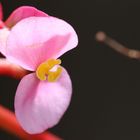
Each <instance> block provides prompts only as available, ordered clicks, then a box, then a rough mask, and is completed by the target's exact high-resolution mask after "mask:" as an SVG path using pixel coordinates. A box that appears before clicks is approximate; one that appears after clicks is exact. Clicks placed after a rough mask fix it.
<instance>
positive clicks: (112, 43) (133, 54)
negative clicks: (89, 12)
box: [96, 32, 140, 59]
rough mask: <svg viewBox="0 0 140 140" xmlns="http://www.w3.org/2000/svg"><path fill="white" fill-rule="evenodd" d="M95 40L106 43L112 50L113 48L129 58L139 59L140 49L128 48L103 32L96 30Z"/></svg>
mask: <svg viewBox="0 0 140 140" xmlns="http://www.w3.org/2000/svg"><path fill="white" fill-rule="evenodd" d="M96 40H97V41H99V42H102V43H104V44H106V45H108V46H109V47H110V48H112V49H113V50H115V51H117V52H119V53H121V54H123V55H125V56H127V57H129V58H132V59H140V51H139V50H134V49H129V48H127V47H125V46H123V45H122V44H120V43H119V42H117V41H116V40H114V39H112V38H111V37H109V36H107V35H106V34H105V33H104V32H97V34H96Z"/></svg>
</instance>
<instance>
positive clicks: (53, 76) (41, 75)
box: [36, 59, 62, 82]
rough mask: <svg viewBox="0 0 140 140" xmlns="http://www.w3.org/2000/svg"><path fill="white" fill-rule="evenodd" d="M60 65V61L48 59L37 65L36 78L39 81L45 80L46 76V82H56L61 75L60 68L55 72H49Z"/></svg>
mask: <svg viewBox="0 0 140 140" xmlns="http://www.w3.org/2000/svg"><path fill="white" fill-rule="evenodd" d="M59 64H61V60H60V59H49V60H48V61H46V62H43V63H41V64H40V65H39V67H38V68H37V70H36V76H37V77H38V79H40V80H46V75H48V81H49V82H53V81H56V80H57V79H58V77H59V75H60V74H61V71H62V68H61V67H58V68H57V70H56V71H54V72H53V71H50V70H51V69H52V68H53V67H54V66H55V65H59Z"/></svg>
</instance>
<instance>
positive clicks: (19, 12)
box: [5, 6, 48, 28]
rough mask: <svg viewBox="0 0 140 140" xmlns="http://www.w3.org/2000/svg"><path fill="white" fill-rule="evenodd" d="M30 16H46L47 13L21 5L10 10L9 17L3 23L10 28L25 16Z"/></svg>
mask: <svg viewBox="0 0 140 140" xmlns="http://www.w3.org/2000/svg"><path fill="white" fill-rule="evenodd" d="M31 16H35V17H46V16H48V15H47V14H46V13H44V12H42V11H40V10H38V9H36V8H34V7H31V6H21V7H19V8H17V9H16V10H14V11H13V12H12V14H11V15H10V16H9V18H8V19H7V20H6V21H5V24H6V26H8V27H9V28H11V27H13V26H14V25H15V24H16V23H17V22H19V21H20V20H22V19H24V18H27V17H31Z"/></svg>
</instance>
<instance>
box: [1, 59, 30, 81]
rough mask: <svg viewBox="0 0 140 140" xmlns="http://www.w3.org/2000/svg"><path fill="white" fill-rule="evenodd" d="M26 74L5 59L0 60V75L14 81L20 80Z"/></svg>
mask: <svg viewBox="0 0 140 140" xmlns="http://www.w3.org/2000/svg"><path fill="white" fill-rule="evenodd" d="M27 73H28V72H27V71H26V70H24V69H23V68H21V67H20V66H18V65H15V64H13V63H10V62H9V61H7V60H6V59H5V58H0V75H8V76H11V77H13V78H16V79H21V78H22V77H23V76H25V75H26V74H27Z"/></svg>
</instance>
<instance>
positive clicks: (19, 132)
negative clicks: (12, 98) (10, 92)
mask: <svg viewBox="0 0 140 140" xmlns="http://www.w3.org/2000/svg"><path fill="white" fill-rule="evenodd" d="M0 128H2V129H4V130H6V131H8V132H10V133H11V134H14V135H16V136H17V137H19V138H21V139H24V140H61V139H60V138H58V137H56V136H55V135H53V134H51V133H50V132H46V133H42V134H36V135H29V134H27V133H26V132H25V131H24V130H23V129H22V128H21V127H20V125H19V124H18V122H17V121H16V118H15V115H14V113H12V112H11V111H9V110H8V109H6V108H4V107H3V106H1V105H0Z"/></svg>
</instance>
